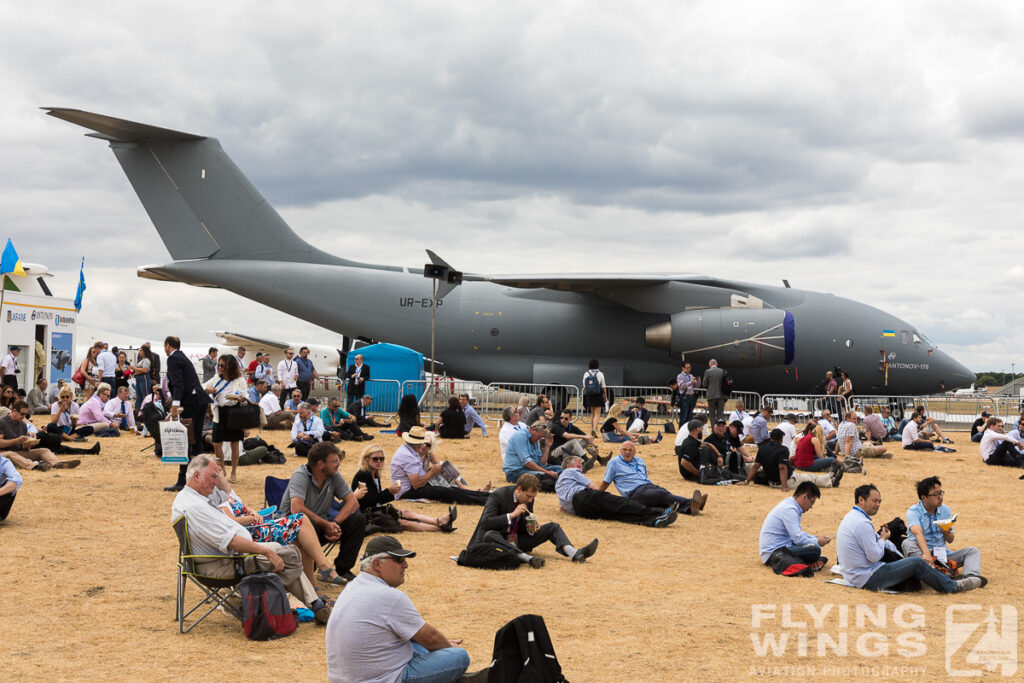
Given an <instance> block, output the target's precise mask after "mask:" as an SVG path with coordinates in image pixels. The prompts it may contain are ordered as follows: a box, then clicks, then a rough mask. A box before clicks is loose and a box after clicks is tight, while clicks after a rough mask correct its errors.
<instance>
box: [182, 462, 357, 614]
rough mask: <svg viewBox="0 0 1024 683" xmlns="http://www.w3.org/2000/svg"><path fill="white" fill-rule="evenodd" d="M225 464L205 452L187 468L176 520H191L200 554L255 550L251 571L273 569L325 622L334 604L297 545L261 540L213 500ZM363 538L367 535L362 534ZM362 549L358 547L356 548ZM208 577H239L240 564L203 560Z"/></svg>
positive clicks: (190, 530) (191, 534)
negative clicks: (312, 578) (309, 573)
mask: <svg viewBox="0 0 1024 683" xmlns="http://www.w3.org/2000/svg"><path fill="white" fill-rule="evenodd" d="M219 472H220V468H219V467H218V465H217V461H216V460H215V459H213V458H212V457H210V456H209V455H207V454H206V453H200V454H198V455H196V456H195V457H194V458H192V461H191V462H189V464H188V467H187V468H186V469H185V485H184V487H183V488H182V489H181V491H179V492H178V495H176V496H175V497H174V503H173V505H172V506H171V521H172V522H173V521H174V520H176V519H178V518H179V517H181V516H182V515H185V517H186V518H187V519H188V535H189V540H190V541H191V542H192V551H193V552H194V553H195V554H196V555H231V554H242V553H246V554H248V553H253V554H255V555H257V557H255V558H253V557H249V558H246V559H245V562H244V568H245V573H246V574H253V573H256V572H273V573H275V574H277V575H278V576H280V577H281V583H283V584H284V587H285V588H286V589H287V590H288V592H289V593H291V594H292V595H294V596H295V597H297V598H298V599H299V600H301V601H302V604H304V605H306V607H308V608H309V609H311V610H313V614H314V615H315V617H316V622H317V623H318V624H326V623H327V620H328V618H330V616H331V608H330V607H329V606H328V605H327V603H326V602H325V601H324V600H323V599H322V598H320V597H318V596H317V594H316V589H315V588H313V584H311V583H310V582H309V579H307V578H306V575H305V573H303V571H302V556H301V554H300V553H299V549H298V548H297V547H296V546H294V545H289V546H282V545H280V544H279V543H256V542H254V541H253V540H252V535H251V534H250V533H249V530H248V529H246V528H245V527H244V526H242V525H241V524H239V523H238V522H236V521H234V520H233V519H229V518H228V516H227V515H225V514H223V513H222V512H221V511H220V510H219V509H218V508H217V506H216V505H214V504H213V503H212V502H211V501H210V499H209V495H210V494H211V493H213V490H214V488H215V487H216V486H217V475H218V473H219ZM360 540H362V539H360ZM356 549H357V550H358V546H357V547H356ZM198 566H199V572H200V573H201V574H203V575H204V576H210V577H223V578H228V577H232V576H235V563H234V562H232V561H230V560H210V561H205V562H204V561H199V562H198Z"/></svg>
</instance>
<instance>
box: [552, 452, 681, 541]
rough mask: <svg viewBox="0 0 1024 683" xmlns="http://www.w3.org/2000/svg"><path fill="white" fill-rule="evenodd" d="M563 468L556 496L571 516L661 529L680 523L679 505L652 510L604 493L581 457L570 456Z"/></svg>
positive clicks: (612, 494)
mask: <svg viewBox="0 0 1024 683" xmlns="http://www.w3.org/2000/svg"><path fill="white" fill-rule="evenodd" d="M562 465H563V469H562V473H561V474H559V475H558V482H557V483H556V484H555V493H556V494H558V504H559V505H561V506H562V509H563V510H565V511H566V512H568V513H569V514H570V515H576V516H578V517H583V518H585V519H607V520H611V521H613V522H627V523H630V524H640V525H642V526H653V527H658V528H662V527H666V526H668V525H669V524H671V523H672V522H674V521H676V517H677V516H678V513H677V512H676V508H678V507H679V506H678V505H676V504H675V503H673V504H672V505H670V506H668V507H667V508H665V509H659V508H650V507H647V506H646V505H641V504H640V503H636V502H633V501H632V500H630V499H628V498H623V497H622V496H616V495H615V494H614V493H609V492H608V491H602V490H601V489H599V488H598V487H596V486H594V483H593V482H592V481H590V480H589V479H587V475H585V474H584V473H583V470H582V469H581V467H582V466H583V460H582V459H581V458H580V457H579V456H576V455H567V456H566V457H565V460H563V461H562Z"/></svg>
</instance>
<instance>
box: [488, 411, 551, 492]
mask: <svg viewBox="0 0 1024 683" xmlns="http://www.w3.org/2000/svg"><path fill="white" fill-rule="evenodd" d="M541 441H543V444H542V443H541ZM552 442H553V437H552V436H551V435H550V434H549V433H548V426H547V424H546V423H544V422H541V421H539V420H538V421H537V422H534V423H533V424H531V425H530V429H529V431H517V432H516V433H514V434H513V435H512V437H511V438H510V439H509V440H508V446H507V447H506V448H505V459H504V464H503V465H502V468H501V469H502V471H503V472H504V473H505V481H518V480H519V477H520V476H522V475H523V474H526V473H527V472H530V473H532V474H534V475H544V474H547V475H550V476H552V477H557V476H558V473H559V472H561V471H562V468H561V467H559V466H558V465H549V464H548V454H549V453H550V451H551V444H552Z"/></svg>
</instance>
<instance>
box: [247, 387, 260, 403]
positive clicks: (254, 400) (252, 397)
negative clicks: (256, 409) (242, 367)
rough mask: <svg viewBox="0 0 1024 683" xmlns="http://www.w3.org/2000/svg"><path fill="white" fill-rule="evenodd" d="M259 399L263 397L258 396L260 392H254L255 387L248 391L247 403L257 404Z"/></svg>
mask: <svg viewBox="0 0 1024 683" xmlns="http://www.w3.org/2000/svg"><path fill="white" fill-rule="evenodd" d="M261 398H263V397H262V396H260V392H258V391H256V387H252V388H251V389H249V403H259V402H260V399H261Z"/></svg>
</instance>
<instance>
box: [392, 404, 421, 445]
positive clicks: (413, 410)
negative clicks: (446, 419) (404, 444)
mask: <svg viewBox="0 0 1024 683" xmlns="http://www.w3.org/2000/svg"><path fill="white" fill-rule="evenodd" d="M422 426H423V423H422V422H420V403H419V401H417V400H416V397H415V396H414V395H412V394H406V395H405V396H403V397H402V400H401V402H399V404H398V429H397V431H396V432H395V433H396V434H398V436H401V435H402V434H405V433H406V432H407V431H409V430H410V429H412V428H413V427H422Z"/></svg>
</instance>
